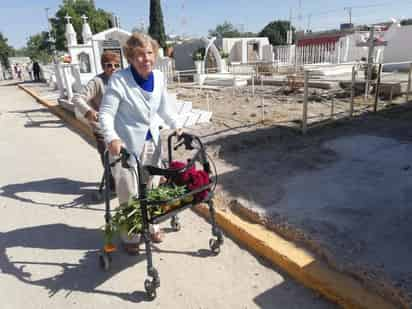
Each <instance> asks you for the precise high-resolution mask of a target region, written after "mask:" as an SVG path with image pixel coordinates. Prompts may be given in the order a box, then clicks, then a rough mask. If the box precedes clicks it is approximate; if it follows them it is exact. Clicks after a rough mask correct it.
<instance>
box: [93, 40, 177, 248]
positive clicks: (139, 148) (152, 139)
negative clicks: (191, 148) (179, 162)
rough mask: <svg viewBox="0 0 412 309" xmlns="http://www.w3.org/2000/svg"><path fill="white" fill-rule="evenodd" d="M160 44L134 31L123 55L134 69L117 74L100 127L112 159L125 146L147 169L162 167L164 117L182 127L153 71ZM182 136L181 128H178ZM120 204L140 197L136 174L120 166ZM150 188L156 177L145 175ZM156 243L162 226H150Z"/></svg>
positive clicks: (105, 99)
mask: <svg viewBox="0 0 412 309" xmlns="http://www.w3.org/2000/svg"><path fill="white" fill-rule="evenodd" d="M158 49H159V46H158V44H157V42H156V41H155V40H153V39H152V38H151V37H150V36H148V35H145V34H140V33H133V34H132V36H131V37H130V38H129V39H128V40H127V42H126V46H125V47H124V52H125V55H126V57H127V60H128V62H129V63H130V66H129V67H128V68H126V69H124V70H121V71H118V72H117V73H115V74H113V75H112V77H111V79H110V82H109V86H108V88H107V90H106V92H105V94H104V97H103V101H102V105H101V107H100V115H99V116H100V117H99V121H100V125H101V128H102V132H103V135H104V139H105V141H106V144H107V146H108V150H109V153H110V155H111V156H113V157H116V156H119V154H120V150H121V148H122V147H125V148H126V149H127V150H128V151H130V152H132V153H134V154H135V155H136V156H137V157H138V158H139V160H140V162H142V163H143V164H144V165H146V164H150V165H159V163H160V160H161V145H160V132H159V126H160V125H161V119H163V120H164V122H165V123H166V124H167V125H168V126H170V128H172V129H176V128H177V123H176V108H175V106H173V105H172V106H171V104H172V102H169V101H168V100H167V89H166V85H165V83H164V76H163V73H162V72H160V71H158V70H154V63H155V60H156V56H157V52H158ZM179 133H180V130H179ZM112 173H113V176H114V178H115V182H116V191H117V196H118V199H119V202H120V204H122V203H124V202H127V201H128V200H129V198H130V197H131V196H132V195H135V194H137V187H136V184H135V181H134V178H133V176H132V175H131V173H130V172H129V171H128V170H126V169H123V168H121V166H120V164H117V165H116V166H115V167H114V168H112ZM144 177H145V181H146V182H148V181H151V183H149V186H150V185H152V186H154V185H156V183H155V179H149V177H148V176H147V175H144ZM151 232H152V238H153V240H154V241H161V240H162V234H161V233H160V230H159V228H158V227H151Z"/></svg>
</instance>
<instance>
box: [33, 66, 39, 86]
mask: <svg viewBox="0 0 412 309" xmlns="http://www.w3.org/2000/svg"><path fill="white" fill-rule="evenodd" d="M33 75H34V80H35V81H36V82H39V81H40V65H39V63H38V62H37V61H34V62H33Z"/></svg>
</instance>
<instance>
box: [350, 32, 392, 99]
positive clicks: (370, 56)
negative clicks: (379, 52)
mask: <svg viewBox="0 0 412 309" xmlns="http://www.w3.org/2000/svg"><path fill="white" fill-rule="evenodd" d="M386 45H388V42H386V41H380V40H378V39H376V38H375V27H374V26H372V27H371V28H370V32H369V38H368V40H367V41H366V42H359V43H357V44H356V46H359V47H367V48H368V71H367V76H366V81H365V98H367V97H368V93H369V91H368V89H369V83H370V79H371V77H372V65H373V55H374V51H375V47H376V46H386ZM379 74H380V73H379Z"/></svg>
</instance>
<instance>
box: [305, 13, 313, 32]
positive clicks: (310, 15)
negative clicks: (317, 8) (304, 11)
mask: <svg viewBox="0 0 412 309" xmlns="http://www.w3.org/2000/svg"><path fill="white" fill-rule="evenodd" d="M311 18H312V14H309V15H308V27H307V28H306V29H307V32H309V30H310V22H311Z"/></svg>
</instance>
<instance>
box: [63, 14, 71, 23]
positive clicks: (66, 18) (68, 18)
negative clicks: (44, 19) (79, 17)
mask: <svg viewBox="0 0 412 309" xmlns="http://www.w3.org/2000/svg"><path fill="white" fill-rule="evenodd" d="M64 19H65V20H66V21H67V23H68V24H70V20H71V19H72V18H71V17H70V16H69V15H68V14H66V16H64Z"/></svg>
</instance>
